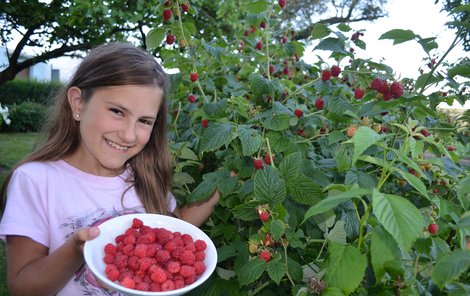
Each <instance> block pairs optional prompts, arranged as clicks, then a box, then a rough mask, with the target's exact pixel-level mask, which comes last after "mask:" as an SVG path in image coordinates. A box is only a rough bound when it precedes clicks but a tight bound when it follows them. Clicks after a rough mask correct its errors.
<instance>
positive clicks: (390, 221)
mask: <svg viewBox="0 0 470 296" xmlns="http://www.w3.org/2000/svg"><path fill="white" fill-rule="evenodd" d="M372 206H373V211H374V214H375V216H376V217H377V219H378V221H379V222H380V223H381V224H382V226H383V227H384V228H385V229H386V230H387V231H388V233H390V234H391V235H392V236H393V238H394V239H395V240H396V241H397V243H398V245H399V246H400V247H401V248H403V249H404V250H405V251H408V250H409V249H410V248H411V245H412V243H413V242H414V241H415V240H416V239H417V238H418V236H419V235H420V234H421V231H422V230H423V227H424V219H423V216H422V215H421V212H420V211H419V210H418V209H417V208H416V207H415V206H414V205H413V204H412V203H411V202H410V201H409V200H407V199H405V198H403V197H401V196H398V195H393V194H383V193H381V192H379V191H378V190H376V189H374V192H373V193H372Z"/></svg>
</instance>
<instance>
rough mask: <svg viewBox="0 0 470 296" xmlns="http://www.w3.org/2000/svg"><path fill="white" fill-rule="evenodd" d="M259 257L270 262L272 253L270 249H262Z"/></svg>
mask: <svg viewBox="0 0 470 296" xmlns="http://www.w3.org/2000/svg"><path fill="white" fill-rule="evenodd" d="M259 257H260V258H261V259H263V260H264V261H266V262H269V260H271V253H270V252H269V251H261V253H259Z"/></svg>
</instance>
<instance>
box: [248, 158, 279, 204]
mask: <svg viewBox="0 0 470 296" xmlns="http://www.w3.org/2000/svg"><path fill="white" fill-rule="evenodd" d="M254 192H255V197H256V199H257V200H258V201H259V202H261V203H267V204H275V203H278V202H282V201H283V200H284V198H285V197H286V186H285V184H284V180H283V179H281V177H280V176H279V174H278V173H277V172H276V170H275V169H273V168H272V167H271V166H264V167H263V169H262V170H258V171H257V172H256V174H255V177H254Z"/></svg>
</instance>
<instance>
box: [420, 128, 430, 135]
mask: <svg viewBox="0 0 470 296" xmlns="http://www.w3.org/2000/svg"><path fill="white" fill-rule="evenodd" d="M419 132H420V133H421V134H422V135H423V136H425V137H428V136H429V132H428V131H427V130H426V129H424V128H423V129H422V130H420V131H419Z"/></svg>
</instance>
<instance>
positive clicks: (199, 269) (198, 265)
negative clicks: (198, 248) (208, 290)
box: [193, 261, 206, 275]
mask: <svg viewBox="0 0 470 296" xmlns="http://www.w3.org/2000/svg"><path fill="white" fill-rule="evenodd" d="M193 266H194V272H195V273H196V275H201V274H203V273H204V271H206V265H205V264H204V262H202V261H196V262H194V265H193Z"/></svg>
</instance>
